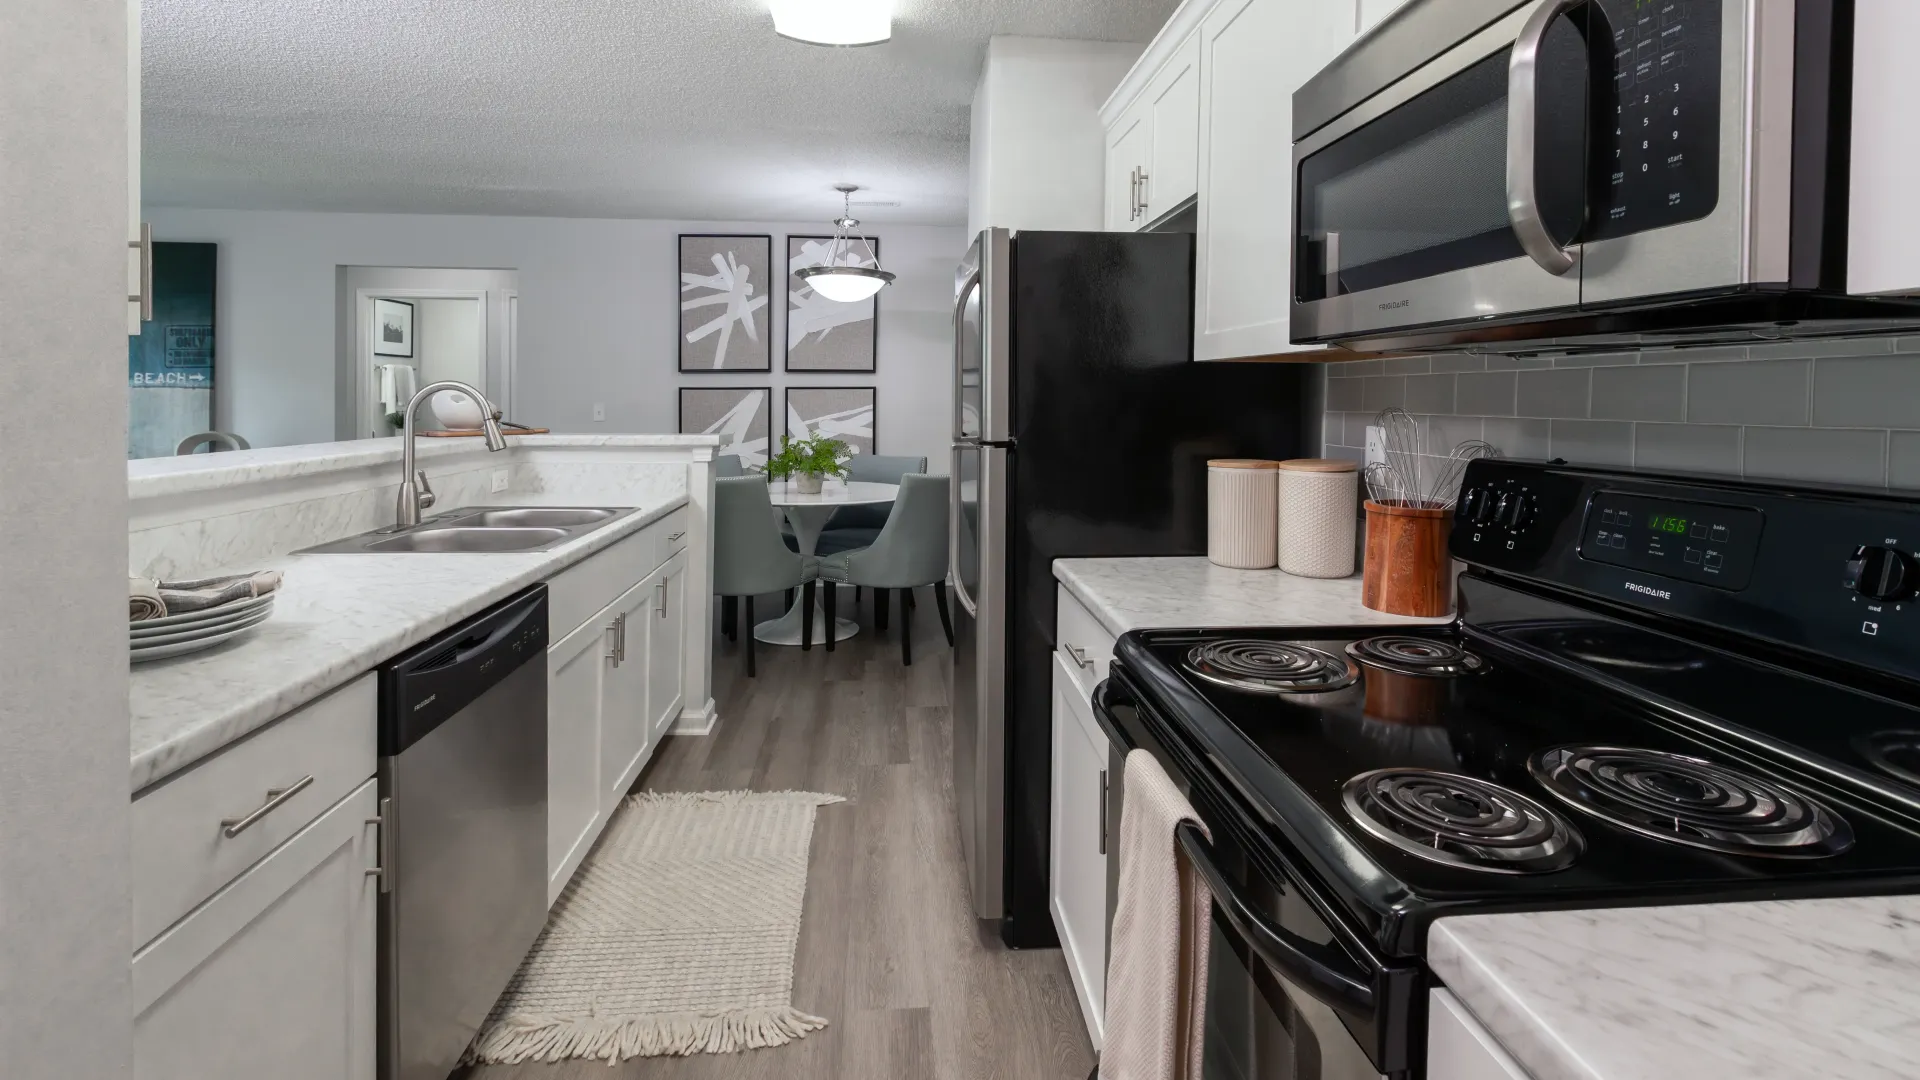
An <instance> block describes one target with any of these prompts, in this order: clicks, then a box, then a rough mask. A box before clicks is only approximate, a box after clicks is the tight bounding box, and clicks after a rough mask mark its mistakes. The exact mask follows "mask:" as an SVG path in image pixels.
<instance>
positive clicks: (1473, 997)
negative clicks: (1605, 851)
mask: <svg viewBox="0 0 1920 1080" xmlns="http://www.w3.org/2000/svg"><path fill="white" fill-rule="evenodd" d="M1427 963H1428V964H1429V966H1431V967H1432V968H1433V971H1434V974H1436V975H1438V976H1439V977H1440V979H1441V980H1442V981H1444V982H1445V983H1446V984H1447V988H1448V989H1449V990H1451V991H1452V992H1453V993H1454V995H1455V996H1456V997H1458V998H1459V999H1460V1000H1461V1002H1462V1003H1463V1004H1465V1005H1466V1006H1467V1008H1468V1009H1469V1010H1471V1011H1472V1013H1473V1014H1474V1016H1475V1017H1476V1018H1477V1019H1479V1021H1480V1022H1481V1024H1483V1025H1485V1027H1486V1028H1487V1030H1488V1031H1489V1032H1491V1033H1492V1034H1493V1036H1494V1037H1495V1038H1497V1039H1498V1040H1499V1041H1500V1044H1501V1046H1502V1047H1504V1048H1505V1049H1506V1051H1507V1052H1508V1053H1509V1054H1511V1055H1513V1057H1514V1059H1515V1060H1516V1061H1518V1062H1519V1063H1520V1064H1521V1065H1523V1066H1525V1067H1526V1069H1527V1071H1528V1072H1529V1073H1531V1074H1532V1075H1533V1077H1534V1080H1667V1078H1671V1080H1699V1078H1702V1077H1738V1078H1739V1080H1809V1078H1812V1077H1819V1078H1821V1080H1883V1078H1884V1080H1902V1078H1908V1077H1912V1076H1915V1075H1916V1074H1920V897H1913V896H1883V897H1865V898H1858V899H1839V900H1779V901H1761V902H1755V903H1735V904H1700V905H1690V906H1685V907H1643V908H1609V909H1604V910H1599V911H1553V912H1539V913H1532V914H1518V915H1470V916H1461V917H1457V918H1451V919H1442V920H1440V921H1439V922H1437V923H1435V924H1434V926H1433V929H1432V930H1431V931H1430V932H1429V934H1428V937H1427Z"/></svg>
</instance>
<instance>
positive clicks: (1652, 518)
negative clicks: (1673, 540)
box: [1647, 512, 1687, 536]
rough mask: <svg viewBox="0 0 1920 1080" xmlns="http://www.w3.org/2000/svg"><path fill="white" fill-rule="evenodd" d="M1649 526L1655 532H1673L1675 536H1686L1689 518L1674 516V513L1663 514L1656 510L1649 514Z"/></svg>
mask: <svg viewBox="0 0 1920 1080" xmlns="http://www.w3.org/2000/svg"><path fill="white" fill-rule="evenodd" d="M1647 528H1649V529H1652V530H1653V531H1655V532H1664V533H1672V534H1674V535H1675V536H1685V535H1686V534H1687V519H1686V518H1683V517H1674V516H1673V515H1672V514H1661V513H1658V512H1655V513H1652V514H1648V515H1647Z"/></svg>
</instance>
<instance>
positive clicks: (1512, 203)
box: [1507, 0, 1584, 277]
mask: <svg viewBox="0 0 1920 1080" xmlns="http://www.w3.org/2000/svg"><path fill="white" fill-rule="evenodd" d="M1582 2H1584V0H1544V2H1543V3H1541V5H1540V6H1539V7H1537V8H1535V9H1533V14H1532V15H1531V16H1529V17H1528V19H1527V24H1526V25H1525V26H1524V27H1522V28H1521V29H1520V36H1519V37H1518V38H1516V39H1515V40H1514V43H1513V60H1512V62H1511V63H1510V64H1508V66H1507V219H1508V220H1509V221H1511V222H1512V223H1513V232H1514V235H1515V236H1517V237H1519V238H1520V247H1521V248H1522V249H1523V250H1524V251H1526V253H1527V257H1528V258H1530V259H1532V260H1533V261H1534V262H1536V263H1538V264H1539V265H1540V268H1541V269H1542V270H1545V271H1546V272H1547V273H1549V274H1552V275H1554V276H1555V277H1560V276H1562V275H1564V274H1566V273H1568V272H1569V271H1571V270H1572V269H1573V268H1574V267H1575V266H1578V265H1579V264H1580V260H1579V258H1578V257H1577V256H1575V255H1574V253H1573V252H1571V251H1568V250H1567V249H1566V248H1563V247H1561V246H1560V244H1559V242H1558V241H1556V240H1555V239H1554V238H1553V234H1552V233H1550V232H1548V231H1547V223H1546V221H1545V220H1544V219H1543V218H1542V217H1541V214H1540V191H1539V187H1538V184H1537V178H1536V170H1535V168H1534V158H1535V152H1536V149H1537V148H1536V146H1535V143H1534V127H1535V124H1536V123H1537V121H1538V103H1539V99H1540V46H1541V44H1542V43H1543V42H1544V41H1546V37H1547V28H1548V27H1550V26H1552V25H1553V20H1555V19H1557V18H1559V17H1560V16H1561V15H1563V14H1565V13H1566V12H1567V11H1569V10H1571V9H1572V8H1575V7H1578V6H1580V4H1581V3H1582Z"/></svg>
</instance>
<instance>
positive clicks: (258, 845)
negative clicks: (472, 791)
mask: <svg viewBox="0 0 1920 1080" xmlns="http://www.w3.org/2000/svg"><path fill="white" fill-rule="evenodd" d="M375 689H376V677H375V676H374V675H373V674H371V673H369V674H366V675H363V676H361V677H360V678H359V679H358V680H356V681H354V682H351V683H349V684H347V685H346V686H343V687H341V688H340V689H338V690H335V691H334V692H333V693H331V694H329V695H327V696H326V697H323V698H321V699H320V700H318V701H315V702H313V703H312V704H309V705H306V706H303V707H301V708H300V709H297V710H295V711H294V712H291V713H288V714H287V715H286V716H283V717H281V718H280V719H278V720H276V721H274V722H273V723H272V724H269V725H268V726H266V727H264V728H261V729H260V730H259V731H256V732H254V733H253V734H252V735H249V736H247V737H246V738H244V739H242V740H240V741H239V742H237V743H234V744H233V745H232V746H229V747H227V748H226V749H224V750H222V751H221V752H220V753H218V754H216V755H214V756H213V757H210V758H208V759H207V760H205V761H203V762H201V763H199V764H198V765H196V766H194V767H193V768H191V769H188V770H187V771H186V772H183V773H181V774H180V775H178V776H175V777H173V778H171V779H169V780H167V781H165V782H163V783H161V784H160V785H158V786H156V787H153V788H149V789H148V790H147V791H145V792H143V793H142V794H141V795H140V796H139V797H138V798H136V799H135V800H134V801H133V940H134V943H135V944H136V945H140V944H145V943H146V942H148V941H151V940H152V939H153V938H154V936H155V935H157V934H159V933H160V932H161V931H162V930H165V929H166V928H167V927H168V926H170V925H172V924H173V922H174V921H175V920H177V919H179V918H180V916H182V915H185V914H186V913H187V912H189V911H191V910H193V908H194V907H195V906H196V905H198V904H199V903H200V902H201V901H202V900H205V899H206V898H207V897H209V896H212V895H213V894H214V893H215V892H216V891H217V890H219V889H220V887H221V886H223V885H225V884H226V883H227V882H229V881H232V880H233V879H234V878H236V877H238V876H239V875H240V873H241V871H244V870H245V869H246V868H247V867H249V866H252V865H253V864H254V863H256V862H258V861H259V860H260V859H261V857H262V856H264V855H266V854H267V853H268V852H270V851H272V850H273V849H274V848H276V847H278V846H280V844H281V842H283V841H285V840H286V839H287V838H288V837H290V836H292V835H293V834H295V833H297V832H299V831H300V830H301V829H302V828H304V827H305V826H306V825H307V823H308V822H310V821H312V820H314V819H315V818H317V817H319V816H320V814H321V812H322V811H324V810H326V808H327V807H329V806H332V805H333V804H334V803H337V802H339V801H340V800H341V799H342V798H344V797H345V796H346V795H347V794H348V793H349V792H351V791H353V789H354V788H356V787H358V786H360V785H361V784H362V783H364V782H366V780H367V779H368V778H370V777H372V776H373V774H374V772H375V770H376V768H377V767H378V764H379V762H378V754H379V743H378V731H379V710H378V703H377V697H376V694H375ZM295 788H297V789H298V790H290V789H295ZM280 791H288V792H289V794H287V795H285V796H283V797H282V799H281V800H280V801H279V802H278V803H277V805H274V806H273V808H272V809H267V804H268V803H269V802H272V801H274V800H273V799H272V798H271V797H270V796H269V794H268V793H269V792H280ZM256 814H257V815H258V816H254V815H256ZM250 818H251V820H250V821H249V819H250ZM226 821H232V822H236V824H235V825H234V826H232V827H231V828H229V827H228V826H225V825H223V824H222V823H223V822H226ZM241 823H244V828H243V827H241ZM229 831H233V832H234V835H232V836H229V835H227V834H228V832H229Z"/></svg>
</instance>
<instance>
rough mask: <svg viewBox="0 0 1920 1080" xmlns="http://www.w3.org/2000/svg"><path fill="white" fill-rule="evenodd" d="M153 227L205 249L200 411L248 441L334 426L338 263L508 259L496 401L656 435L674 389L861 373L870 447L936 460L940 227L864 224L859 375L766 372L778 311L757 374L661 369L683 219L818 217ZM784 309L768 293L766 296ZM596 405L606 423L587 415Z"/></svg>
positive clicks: (206, 216)
mask: <svg viewBox="0 0 1920 1080" xmlns="http://www.w3.org/2000/svg"><path fill="white" fill-rule="evenodd" d="M147 219H148V220H149V221H151V222H152V223H153V228H154V235H155V236H156V237H158V238H162V239H167V240H198V241H210V242H213V243H217V244H219V245H220V280H219V285H218V295H217V297H216V312H217V314H216V341H217V345H216V346H215V348H216V350H217V351H216V361H215V363H216V365H217V367H216V387H217V389H216V397H215V410H216V415H218V416H219V417H220V424H221V426H222V427H224V428H226V429H227V430H231V431H237V432H240V433H241V434H243V435H245V436H246V437H247V438H248V439H250V440H252V442H253V445H255V446H278V445H286V444H290V443H303V442H321V441H325V440H328V439H331V438H333V437H334V431H335V427H334V401H335V394H336V392H337V388H336V380H335V337H336V333H337V330H336V322H337V319H338V311H337V309H336V298H335V291H336V284H337V283H336V277H337V268H338V267H341V266H415V267H418V266H443V267H513V268H515V269H516V270H517V271H518V272H519V282H520V300H519V342H518V350H519V352H518V356H517V358H516V361H515V365H516V373H515V380H514V382H515V394H516V400H515V401H514V402H513V412H514V414H515V415H516V417H517V418H518V419H519V420H520V422H522V423H527V424H537V425H541V426H546V427H551V428H553V429H554V430H556V431H563V432H606V433H624V432H662V431H672V430H674V429H675V427H677V426H678V423H679V398H678V394H677V392H676V391H677V388H678V387H680V386H772V387H773V388H774V391H775V393H774V403H775V415H774V437H775V438H776V439H778V437H779V435H780V433H781V424H780V420H779V415H780V414H779V411H778V409H779V403H780V401H781V400H782V395H781V393H780V391H781V390H782V389H783V388H784V387H786V386H789V385H793V386H841V385H848V386H867V385H871V386H876V387H878V390H879V398H878V400H879V406H878V416H877V420H878V423H879V428H878V431H877V433H876V439H877V442H878V447H877V449H878V450H879V452H880V453H883V454H916V455H919V454H924V455H927V456H928V457H930V458H932V459H933V461H934V463H935V464H936V465H938V463H941V462H944V461H945V460H946V456H947V445H948V434H949V429H950V426H951V425H950V423H949V420H948V412H949V410H950V408H951V405H950V402H951V400H952V389H951V387H950V385H949V380H950V379H951V368H950V365H951V360H952V349H953V330H952V304H953V271H954V267H955V265H956V264H957V263H958V262H959V259H960V257H961V256H962V255H964V254H965V252H966V240H965V234H964V233H963V232H962V231H961V230H959V229H957V228H951V227H938V226H897V227H886V228H880V229H876V230H875V233H874V235H875V236H877V237H878V238H879V240H880V255H881V261H882V262H883V263H884V264H885V266H886V267H887V269H889V270H892V271H893V272H895V273H896V274H898V275H899V280H898V281H896V282H895V283H894V284H893V285H892V286H890V287H889V288H888V289H887V290H886V291H885V292H884V293H883V294H882V295H881V300H880V346H879V358H880V359H879V371H878V373H877V374H875V375H842V376H832V375H798V374H796V375H788V374H786V373H785V372H783V371H781V370H779V369H780V367H781V366H782V364H781V357H782V356H783V355H784V353H785V342H786V320H785V318H784V316H783V315H781V314H776V315H775V316H774V318H773V319H772V324H773V326H772V329H773V339H774V345H773V353H774V369H775V370H774V371H773V372H772V373H771V374H740V375H710V374H706V375H685V376H682V375H680V374H679V373H678V371H677V369H678V367H679V352H678V348H677V341H678V336H679V329H678V328H679V280H678V274H679V271H678V266H679V256H678V240H677V237H678V235H679V234H680V233H682V232H741V233H771V234H772V235H773V238H774V252H775V257H776V260H778V259H780V258H781V256H782V253H784V252H785V250H786V247H785V244H786V241H785V237H786V235H787V234H789V233H795V234H806V235H818V234H821V233H823V232H825V231H826V230H827V229H828V228H830V226H828V224H827V223H826V222H825V221H820V222H795V223H784V224H769V223H765V222H761V223H742V222H675V221H608V220H587V219H576V218H492V217H460V216H451V215H446V216H442V215H418V214H321V213H282V212H268V211H232V210H186V209H174V208H167V207H149V208H148V210H147ZM775 306H776V308H777V309H780V310H784V299H782V300H781V301H779V302H777V303H776V305H775ZM595 402H601V403H604V404H605V406H606V416H607V418H606V421H605V422H603V423H595V422H594V421H593V405H594V403H595Z"/></svg>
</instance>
